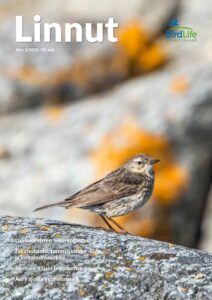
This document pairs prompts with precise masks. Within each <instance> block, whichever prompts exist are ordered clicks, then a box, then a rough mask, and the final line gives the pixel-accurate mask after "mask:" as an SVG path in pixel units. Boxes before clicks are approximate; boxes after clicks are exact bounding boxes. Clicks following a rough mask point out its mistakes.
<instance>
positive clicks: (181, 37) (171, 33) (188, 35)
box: [166, 19, 197, 42]
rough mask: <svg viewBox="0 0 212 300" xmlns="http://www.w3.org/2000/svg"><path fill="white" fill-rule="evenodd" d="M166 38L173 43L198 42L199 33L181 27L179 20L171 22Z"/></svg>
mask: <svg viewBox="0 0 212 300" xmlns="http://www.w3.org/2000/svg"><path fill="white" fill-rule="evenodd" d="M166 38H167V39H168V40H172V41H190V42H193V41H197V32H195V31H194V30H193V29H192V28H190V27H187V26H179V23H178V20H176V19H175V20H171V22H170V23H169V29H167V30H166Z"/></svg>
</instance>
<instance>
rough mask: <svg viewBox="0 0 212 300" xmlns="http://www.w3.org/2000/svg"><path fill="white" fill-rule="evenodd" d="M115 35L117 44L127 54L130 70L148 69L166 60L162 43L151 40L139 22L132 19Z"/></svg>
mask: <svg viewBox="0 0 212 300" xmlns="http://www.w3.org/2000/svg"><path fill="white" fill-rule="evenodd" d="M117 36H118V38H119V43H118V46H119V47H120V48H121V49H123V50H124V52H125V53H126V55H127V56H128V58H129V66H130V68H131V69H132V70H131V71H132V72H134V73H137V72H138V73H139V72H141V71H149V70H152V69H154V68H157V67H159V66H160V65H161V64H163V63H164V62H166V60H167V54H166V52H165V50H164V48H163V46H162V44H161V43H159V42H158V41H155V40H151V38H150V36H149V35H148V34H147V32H146V31H145V30H144V29H143V28H142V26H141V24H140V22H137V21H134V22H132V23H129V24H127V25H125V26H123V27H121V28H120V29H119V31H118V33H117Z"/></svg>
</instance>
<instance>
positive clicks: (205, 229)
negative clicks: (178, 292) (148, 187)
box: [0, 0, 212, 251]
mask: <svg viewBox="0 0 212 300" xmlns="http://www.w3.org/2000/svg"><path fill="white" fill-rule="evenodd" d="M88 2H89V3H88ZM35 14H39V15H41V16H42V19H43V21H45V22H58V23H60V24H61V25H62V24H64V23H65V22H70V23H72V22H79V23H81V24H82V26H84V24H85V23H86V22H93V23H94V24H95V22H107V20H108V18H109V17H113V18H114V19H115V21H117V22H119V24H120V26H119V29H118V30H117V32H116V34H117V36H118V38H119V43H116V44H110V43H108V42H104V43H101V44H98V43H94V44H89V43H87V42H84V43H74V42H73V43H57V44H56V43H54V42H52V43H48V44H44V43H37V44H36V43H31V44H22V43H18V44H17V43H15V24H14V23H15V16H16V15H23V16H24V26H25V27H24V28H25V30H26V33H31V32H32V25H33V16H34V15H35ZM173 19H177V20H178V22H179V23H180V25H181V26H187V27H191V28H192V29H193V30H194V31H195V32H197V34H198V36H197V41H173V40H168V39H166V37H165V30H166V29H167V28H168V27H169V23H170V21H171V20H173ZM0 23H1V32H0V42H1V48H0V208H1V214H2V215H3V214H9V215H18V216H29V217H47V218H52V219H58V220H68V221H70V222H76V223H83V224H90V225H92V226H99V225H100V224H101V223H100V222H101V221H100V220H99V218H98V216H95V215H94V214H92V213H85V212H84V211H82V210H79V209H73V210H70V211H64V210H63V209H61V208H54V209H49V210H46V211H41V212H39V213H36V214H34V213H32V211H33V209H34V208H36V207H38V206H40V205H45V204H46V203H51V202H54V201H58V200H61V199H63V198H64V197H67V196H69V195H71V194H72V193H74V192H76V191H77V190H79V189H81V188H83V187H84V186H85V185H87V184H89V183H91V182H93V181H95V180H97V179H98V178H101V177H102V176H104V175H105V174H107V173H108V172H110V171H111V170H113V169H114V168H117V167H119V166H120V165H121V164H122V163H123V162H124V161H125V160H127V159H128V158H130V157H131V156H133V155H134V154H137V153H141V152H144V153H147V154H149V155H151V156H153V157H155V158H159V159H160V160H161V163H160V164H159V165H158V166H157V168H156V183H155V191H154V194H153V196H152V199H151V201H149V203H148V204H147V205H146V206H145V207H144V208H142V209H140V210H138V211H137V212H135V213H133V214H129V215H128V216H124V217H119V218H116V219H117V221H118V222H120V224H121V225H123V226H124V227H126V228H127V229H128V231H130V232H132V233H135V234H138V235H141V236H144V237H150V238H156V239H159V240H164V241H169V242H173V243H177V244H182V245H186V246H190V247H199V248H202V249H206V250H208V251H212V223H211V215H212V204H211V202H212V201H211V198H212V191H211V175H212V172H211V171H212V170H211V163H212V151H211V148H212V130H211V128H212V86H211V82H212V43H211V37H212V32H211V31H212V29H211V28H212V26H211V25H212V11H211V9H210V1H209V0H205V1H204V3H203V2H201V1H198V0H195V1H194V0H193V1H192V0H188V1H184V2H183V1H182V2H180V1H176V0H171V1H170V0H157V1H156V0H133V1H127V0H125V1H123V0H119V1H117V0H116V1H112V0H104V1H101V5H100V4H99V1H96V0H89V1H87V0H80V1H79V0H72V1H67V0H55V1H54V2H53V3H52V1H48V0H47V1H45V3H44V1H38V0H37V1H31V0H17V1H15V0H13V1H12V0H11V1H0ZM26 47H30V48H34V49H38V52H33V53H32V52H27V51H24V52H21V53H20V52H18V51H16V48H23V49H25V48H26ZM42 48H45V49H46V51H45V52H41V49H42ZM52 48H53V52H52V51H50V52H49V51H48V49H50V50H51V49H52Z"/></svg>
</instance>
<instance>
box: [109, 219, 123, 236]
mask: <svg viewBox="0 0 212 300" xmlns="http://www.w3.org/2000/svg"><path fill="white" fill-rule="evenodd" d="M108 219H109V220H110V221H111V222H112V223H113V224H115V225H116V226H117V227H118V228H119V229H120V230H121V232H122V233H123V234H127V233H128V232H127V230H126V229H124V228H123V227H121V225H119V224H118V223H117V222H116V221H114V220H113V219H111V218H108Z"/></svg>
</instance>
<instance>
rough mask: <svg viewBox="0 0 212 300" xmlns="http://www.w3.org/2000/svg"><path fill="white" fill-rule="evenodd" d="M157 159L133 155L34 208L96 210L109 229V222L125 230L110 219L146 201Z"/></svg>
mask: <svg viewBox="0 0 212 300" xmlns="http://www.w3.org/2000/svg"><path fill="white" fill-rule="evenodd" d="M157 162H159V159H152V158H151V157H149V156H147V155H144V154H139V155H136V156H135V157H133V158H132V159H130V160H129V161H127V162H126V163H125V164H124V165H123V166H122V167H120V168H119V169H117V170H115V171H113V172H111V173H109V174H108V175H107V176H106V177H104V178H102V179H101V180H99V181H97V182H95V183H93V184H91V185H89V186H87V187H86V188H84V189H82V190H81V191H79V192H78V193H76V194H74V195H72V196H70V197H69V198H67V199H65V200H63V201H61V202H57V203H53V204H49V205H45V206H42V207H38V208H37V209H35V210H34V211H38V210H41V209H45V208H48V207H53V206H62V207H65V208H70V207H78V208H83V209H87V210H89V211H92V212H95V213H97V214H98V215H99V216H100V217H101V218H102V219H103V221H104V222H105V223H106V224H107V226H108V227H109V229H111V230H114V228H113V227H112V226H111V224H110V222H112V223H113V224H115V225H116V226H117V227H118V228H119V229H120V230H121V231H122V232H123V233H126V230H125V229H123V228H122V227H121V226H120V225H119V224H118V223H117V222H115V221H114V220H113V219H112V218H113V217H118V216H122V215H126V214H128V213H130V212H132V211H134V210H135V209H137V208H140V207H142V206H143V205H144V204H145V203H146V202H147V200H148V199H149V197H150V196H151V194H152V191H153V187H154V170H153V164H155V163H157Z"/></svg>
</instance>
